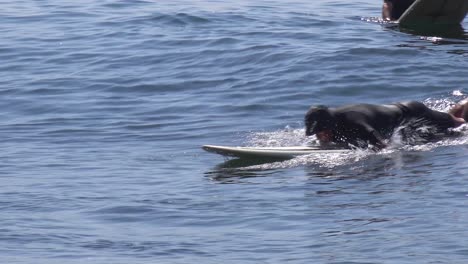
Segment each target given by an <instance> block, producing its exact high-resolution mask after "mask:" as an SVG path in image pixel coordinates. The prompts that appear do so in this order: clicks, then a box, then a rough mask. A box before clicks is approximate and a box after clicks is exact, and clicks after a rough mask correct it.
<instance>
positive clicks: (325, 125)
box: [304, 106, 335, 136]
mask: <svg viewBox="0 0 468 264" xmlns="http://www.w3.org/2000/svg"><path fill="white" fill-rule="evenodd" d="M304 122H305V126H306V127H305V134H306V136H311V135H314V134H317V133H319V132H321V131H325V130H332V129H333V126H334V123H335V122H334V118H333V115H332V114H331V113H330V110H329V109H328V108H327V107H326V106H317V107H312V108H310V109H309V111H307V113H306V115H305V118H304Z"/></svg>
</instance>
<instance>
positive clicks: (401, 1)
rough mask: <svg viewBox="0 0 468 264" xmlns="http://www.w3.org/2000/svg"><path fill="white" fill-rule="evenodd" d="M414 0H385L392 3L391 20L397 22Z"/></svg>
mask: <svg viewBox="0 0 468 264" xmlns="http://www.w3.org/2000/svg"><path fill="white" fill-rule="evenodd" d="M414 1H416V0H385V2H390V3H392V6H393V8H392V14H391V16H392V20H398V19H399V18H400V16H401V15H403V13H404V12H405V11H406V9H408V7H410V6H411V5H412V4H413V3H414Z"/></svg>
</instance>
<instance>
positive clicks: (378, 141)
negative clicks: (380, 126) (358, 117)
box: [363, 124, 387, 149]
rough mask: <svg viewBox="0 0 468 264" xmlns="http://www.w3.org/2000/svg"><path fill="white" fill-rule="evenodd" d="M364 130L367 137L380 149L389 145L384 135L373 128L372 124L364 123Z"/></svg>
mask: <svg viewBox="0 0 468 264" xmlns="http://www.w3.org/2000/svg"><path fill="white" fill-rule="evenodd" d="M363 128H364V131H365V132H366V134H367V135H366V138H367V140H368V141H369V143H371V144H372V145H374V146H376V147H377V148H378V149H383V148H385V147H386V146H387V144H385V142H384V140H383V137H382V135H381V134H380V133H379V132H378V131H377V130H375V129H374V128H372V127H371V126H369V125H367V124H364V125H363Z"/></svg>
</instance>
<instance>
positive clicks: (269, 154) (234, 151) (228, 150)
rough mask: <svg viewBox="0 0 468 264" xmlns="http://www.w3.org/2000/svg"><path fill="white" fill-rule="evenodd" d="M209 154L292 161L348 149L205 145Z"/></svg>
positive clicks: (204, 147) (342, 151)
mask: <svg viewBox="0 0 468 264" xmlns="http://www.w3.org/2000/svg"><path fill="white" fill-rule="evenodd" d="M202 148H203V149H204V150H206V151H208V152H213V153H216V154H220V155H223V156H231V157H238V158H269V159H291V158H294V157H297V156H301V155H312V154H313V155H323V154H330V153H346V152H349V151H351V150H348V149H321V148H318V147H302V146H297V147H228V146H216V145H204V146H203V147H202Z"/></svg>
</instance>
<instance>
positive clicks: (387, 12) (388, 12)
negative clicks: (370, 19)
mask: <svg viewBox="0 0 468 264" xmlns="http://www.w3.org/2000/svg"><path fill="white" fill-rule="evenodd" d="M392 9H393V4H392V3H391V2H389V1H387V0H384V3H383V6H382V19H383V20H392Z"/></svg>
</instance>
